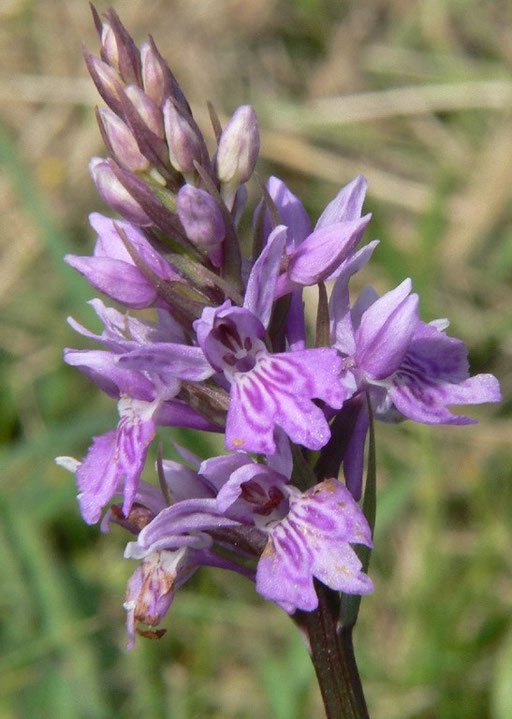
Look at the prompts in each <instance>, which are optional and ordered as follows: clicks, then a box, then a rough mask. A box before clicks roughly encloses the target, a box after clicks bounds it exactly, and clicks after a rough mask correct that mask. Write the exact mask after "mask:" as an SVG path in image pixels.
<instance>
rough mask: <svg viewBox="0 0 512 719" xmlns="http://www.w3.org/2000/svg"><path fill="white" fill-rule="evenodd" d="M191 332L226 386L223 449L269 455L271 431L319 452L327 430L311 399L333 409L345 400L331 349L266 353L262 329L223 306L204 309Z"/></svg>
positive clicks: (243, 311)
mask: <svg viewBox="0 0 512 719" xmlns="http://www.w3.org/2000/svg"><path fill="white" fill-rule="evenodd" d="M195 328H196V332H197V335H198V340H199V344H200V346H201V348H202V350H203V352H204V354H205V357H206V358H207V359H208V361H209V363H210V364H211V366H212V367H213V368H214V369H215V370H216V371H218V372H223V374H224V376H225V378H226V379H227V380H228V382H229V383H230V386H231V390H230V401H229V409H228V416H227V420H226V447H227V448H228V449H244V450H247V451H250V452H262V453H264V454H273V453H274V452H275V442H274V436H273V435H274V428H275V426H278V427H281V428H282V429H283V430H284V431H285V432H286V434H287V435H288V437H289V438H290V439H291V440H292V442H296V443H297V444H302V445H304V446H305V447H309V448H310V449H320V447H323V445H324V444H325V443H326V442H327V440H328V439H329V436H330V435H329V426H328V424H327V421H326V419H325V416H324V413H323V412H322V410H321V409H320V408H319V407H318V406H317V405H316V404H315V403H314V402H313V401H312V400H313V398H318V399H322V400H324V401H325V402H327V404H328V405H330V406H331V407H335V408H339V407H341V405H342V404H343V401H344V399H345V398H346V396H347V394H346V392H345V390H344V388H343V386H342V384H341V382H340V381H339V375H340V371H341V363H340V361H339V357H337V355H336V352H335V350H332V349H331V348H328V347H320V348H317V349H305V350H297V351H296V352H280V353H271V352H269V351H268V350H267V348H266V346H265V342H264V336H265V328H264V326H263V324H262V323H261V322H260V321H259V320H258V318H257V317H256V316H255V315H254V314H253V313H252V312H249V311H248V310H247V309H245V308H241V307H232V306H231V303H230V302H229V301H227V302H225V303H224V305H222V306H221V307H219V308H216V309H211V308H207V309H205V310H204V312H203V314H202V316H201V319H199V320H198V321H197V322H196V323H195Z"/></svg>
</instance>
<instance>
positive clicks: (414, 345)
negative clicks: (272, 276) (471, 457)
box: [330, 259, 500, 499]
mask: <svg viewBox="0 0 512 719" xmlns="http://www.w3.org/2000/svg"><path fill="white" fill-rule="evenodd" d="M357 269H358V261H357V259H356V261H354V262H353V264H352V265H351V266H350V267H348V268H346V271H345V272H344V273H342V274H341V275H340V277H339V279H338V281H337V283H336V285H335V287H334V289H333V292H332V295H331V299H330V311H331V336H332V342H333V345H334V347H336V348H337V349H338V350H339V352H340V353H341V355H342V356H343V357H344V368H345V373H344V377H343V380H342V381H343V382H344V383H345V384H346V385H347V388H350V389H351V390H353V391H354V392H356V393H357V392H360V391H363V390H368V392H369V396H370V399H371V403H372V407H373V411H374V413H375V416H376V418H377V419H382V420H388V421H389V420H396V419H398V418H400V417H402V418H404V417H408V418H410V419H413V420H415V421H416V422H424V423H426V424H455V425H461V424H471V423H474V422H475V421H476V420H473V419H470V418H469V417H466V416H465V415H455V414H452V412H450V410H449V409H448V407H447V405H450V404H480V403H482V402H498V401H499V400H500V390H499V384H498V381H497V379H496V378H495V377H494V376H493V375H490V374H479V375H476V376H474V377H470V376H469V364H468V360H467V350H466V347H465V345H464V343H463V342H462V341H461V340H459V339H456V338H455V337H447V336H446V335H445V334H444V332H443V330H444V329H445V328H446V327H447V325H448V322H447V321H446V320H437V321H435V322H433V323H430V324H426V323H425V322H422V321H421V320H420V319H419V316H418V296H417V295H416V294H414V293H413V294H411V280H410V279H406V280H404V281H403V282H402V283H401V284H400V285H399V286H398V287H396V288H395V289H394V290H391V291H390V292H387V293H386V294H385V295H383V296H382V297H378V295H377V294H376V293H375V292H374V291H373V290H372V289H369V288H367V289H366V290H364V291H363V292H362V294H361V295H360V297H359V298H358V300H357V301H356V303H355V304H354V306H353V307H352V308H350V305H349V298H348V279H349V277H350V275H351V274H352V273H353V272H354V271H356V270H357ZM368 422H369V418H368V411H367V408H366V404H365V403H364V402H362V403H360V412H359V416H358V417H357V419H356V422H355V426H354V430H353V433H352V436H351V438H350V440H349V442H348V446H347V449H346V452H345V457H344V471H345V478H346V481H347V486H348V487H349V489H350V490H351V492H352V494H353V495H354V497H355V498H356V499H359V496H360V493H361V477H362V464H363V460H362V456H363V447H364V441H365V437H366V432H367V429H368Z"/></svg>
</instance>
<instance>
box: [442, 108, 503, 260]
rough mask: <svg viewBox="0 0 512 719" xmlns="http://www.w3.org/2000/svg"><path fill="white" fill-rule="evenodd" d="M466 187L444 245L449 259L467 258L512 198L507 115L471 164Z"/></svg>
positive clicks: (459, 198)
mask: <svg viewBox="0 0 512 719" xmlns="http://www.w3.org/2000/svg"><path fill="white" fill-rule="evenodd" d="M471 168H472V169H471V174H470V176H469V182H468V184H467V186H466V189H465V190H464V191H463V192H462V194H460V195H459V197H458V198H457V203H456V209H457V212H456V214H455V216H454V217H452V218H451V222H450V227H449V229H448V232H447V233H446V240H445V242H444V243H443V245H442V252H443V257H444V260H445V262H446V263H449V264H450V265H451V266H453V263H462V262H465V261H466V260H467V259H468V258H469V257H470V256H471V255H472V254H473V253H474V252H475V251H476V250H477V249H478V247H479V245H481V243H482V242H483V240H484V239H485V236H486V235H487V234H488V233H489V231H490V230H492V228H493V226H495V225H496V223H497V222H499V220H500V218H501V217H502V214H503V211H504V209H505V207H506V205H507V204H508V202H509V199H510V185H511V181H512V127H511V123H510V118H509V117H508V116H507V117H505V118H504V120H503V121H502V122H500V124H499V125H498V126H497V127H496V128H495V130H494V132H493V133H492V134H490V135H489V137H488V138H487V140H486V142H485V144H484V145H483V147H482V149H481V150H480V153H479V154H478V155H477V156H476V157H475V158H474V161H473V162H472V164H471Z"/></svg>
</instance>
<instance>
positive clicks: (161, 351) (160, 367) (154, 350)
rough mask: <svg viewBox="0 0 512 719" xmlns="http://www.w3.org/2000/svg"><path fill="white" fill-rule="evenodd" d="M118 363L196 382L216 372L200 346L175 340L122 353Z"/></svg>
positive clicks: (125, 366)
mask: <svg viewBox="0 0 512 719" xmlns="http://www.w3.org/2000/svg"><path fill="white" fill-rule="evenodd" d="M118 364H119V366H120V367H123V368H130V369H137V370H145V371H147V372H158V373H160V372H164V373H165V372H166V373H169V374H170V375H173V376H174V377H179V378H180V379H186V380H192V381H196V382H198V381H201V380H204V379H207V378H208V377H211V376H212V374H214V372H215V371H214V369H213V368H212V366H211V365H210V363H209V362H208V360H207V359H206V357H205V356H204V354H203V351H202V349H201V348H200V347H190V346H189V345H183V344H178V343H174V342H154V343H153V344H152V345H150V346H148V347H142V348H141V349H139V350H134V351H133V352H129V353H128V354H124V355H121V356H120V357H119V359H118Z"/></svg>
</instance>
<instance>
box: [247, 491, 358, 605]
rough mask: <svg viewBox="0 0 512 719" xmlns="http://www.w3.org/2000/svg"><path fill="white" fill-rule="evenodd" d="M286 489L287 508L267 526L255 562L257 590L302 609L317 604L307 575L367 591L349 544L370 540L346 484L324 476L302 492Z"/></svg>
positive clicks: (352, 590)
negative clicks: (267, 536) (262, 547)
mask: <svg viewBox="0 0 512 719" xmlns="http://www.w3.org/2000/svg"><path fill="white" fill-rule="evenodd" d="M289 493H290V510H289V513H288V515H287V516H286V517H285V518H284V519H283V520H282V521H281V522H279V523H278V524H277V525H276V526H275V527H274V528H273V529H272V530H271V537H270V540H269V543H268V545H267V547H266V549H265V551H264V552H263V554H262V557H261V559H260V561H259V563H258V569H257V574H256V589H257V591H258V592H260V594H262V595H263V596H265V597H267V598H268V599H272V600H274V601H276V602H278V603H280V604H281V605H283V603H284V604H285V607H286V605H291V607H290V609H302V610H304V611H311V610H313V609H315V608H316V607H317V605H318V599H317V597H316V593H315V591H314V587H313V576H315V577H317V578H318V579H321V581H323V582H324V583H325V584H327V585H328V586H329V587H331V588H332V589H337V590H339V591H343V592H347V593H357V594H365V593H367V592H369V591H371V589H372V583H371V581H370V579H369V578H368V577H367V576H366V575H364V574H362V572H361V568H362V567H361V562H360V561H359V559H358V558H357V555H356V554H355V552H354V551H353V550H352V549H351V547H350V546H349V545H350V544H366V545H367V546H371V544H372V543H371V536H370V528H369V526H368V524H367V522H366V519H365V518H364V515H363V513H362V511H361V509H360V507H359V506H358V505H357V503H356V502H355V501H354V499H353V498H352V496H351V494H350V492H349V491H348V490H347V489H346V487H344V486H343V485H342V484H341V483H340V482H338V481H337V480H335V479H328V480H325V481H324V482H321V483H320V484H318V485H315V486H314V487H312V488H311V489H309V490H307V491H306V492H304V493H303V494H301V493H300V492H298V490H297V489H296V488H294V487H290V488H289Z"/></svg>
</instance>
